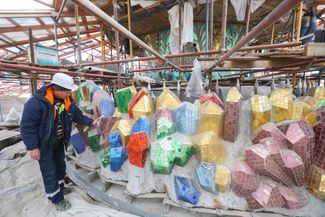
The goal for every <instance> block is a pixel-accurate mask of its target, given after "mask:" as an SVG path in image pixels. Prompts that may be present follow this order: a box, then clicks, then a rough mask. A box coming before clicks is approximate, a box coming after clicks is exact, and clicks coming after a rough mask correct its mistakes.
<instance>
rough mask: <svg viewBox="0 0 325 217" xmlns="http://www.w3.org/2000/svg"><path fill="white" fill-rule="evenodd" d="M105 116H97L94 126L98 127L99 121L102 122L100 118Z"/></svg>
mask: <svg viewBox="0 0 325 217" xmlns="http://www.w3.org/2000/svg"><path fill="white" fill-rule="evenodd" d="M103 117H104V116H100V117H99V118H96V119H95V120H94V121H93V126H94V127H98V126H99V123H100V120H101V119H102V118H103Z"/></svg>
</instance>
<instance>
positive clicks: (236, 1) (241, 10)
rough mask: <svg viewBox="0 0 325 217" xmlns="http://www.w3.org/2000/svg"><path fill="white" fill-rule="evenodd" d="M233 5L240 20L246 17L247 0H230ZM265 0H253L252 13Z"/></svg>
mask: <svg viewBox="0 0 325 217" xmlns="http://www.w3.org/2000/svg"><path fill="white" fill-rule="evenodd" d="M230 2H231V4H232V6H234V9H235V13H236V17H237V20H238V21H243V20H244V19H245V14H246V7H247V0H230ZM264 2H265V0H251V13H254V12H255V11H256V10H257V9H258V8H259V7H260V6H261V5H262V4H263V3H264Z"/></svg>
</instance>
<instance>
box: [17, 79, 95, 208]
mask: <svg viewBox="0 0 325 217" xmlns="http://www.w3.org/2000/svg"><path fill="white" fill-rule="evenodd" d="M72 89H73V79H72V78H71V77H70V76H68V75H66V74H63V73H56V74H55V75H54V76H53V79H52V82H51V84H50V85H47V86H43V87H42V88H41V89H39V90H38V91H37V93H36V95H35V96H34V97H32V98H30V99H29V100H28V101H27V102H26V104H25V107H24V111H23V115H22V120H21V127H20V131H21V135H22V139H23V141H24V143H25V145H26V147H27V150H29V151H30V155H31V158H32V159H34V160H38V162H39V166H40V170H41V173H42V177H43V183H44V186H45V192H46V194H47V197H48V199H49V200H50V201H51V202H52V203H53V204H54V205H55V206H56V207H57V209H58V210H60V211H64V210H67V209H69V208H70V207H71V205H70V203H69V202H68V201H67V200H65V199H64V195H63V188H64V182H63V180H64V176H65V170H66V164H65V160H64V158H65V154H64V148H66V147H67V145H68V143H69V140H70V134H71V129H72V122H75V123H77V124H79V125H83V126H93V125H94V124H95V121H93V120H92V119H90V118H88V117H86V116H84V115H83V114H82V112H81V111H80V109H79V108H78V107H77V105H76V104H75V103H74V101H73V99H72V98H71V96H70V95H71V90H72Z"/></svg>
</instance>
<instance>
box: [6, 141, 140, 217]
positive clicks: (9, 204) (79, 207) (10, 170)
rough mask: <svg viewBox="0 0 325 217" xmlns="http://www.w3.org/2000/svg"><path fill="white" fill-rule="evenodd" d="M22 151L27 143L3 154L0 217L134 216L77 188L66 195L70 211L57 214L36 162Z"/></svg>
mask: <svg viewBox="0 0 325 217" xmlns="http://www.w3.org/2000/svg"><path fill="white" fill-rule="evenodd" d="M23 148H24V144H23V143H22V142H20V143H18V144H16V145H14V146H11V147H9V148H5V149H3V150H2V151H1V152H0V165H1V166H0V204H1V206H0V216H6V217H16V216H24V217H34V216H47V217H72V216H74V217H76V216H78V217H88V216H97V217H107V216H111V217H132V216H134V215H131V214H128V213H124V212H121V211H117V210H114V209H111V208H109V207H107V206H104V205H103V204H99V203H97V202H95V201H94V200H92V199H91V198H90V197H88V196H87V194H86V193H84V192H82V191H81V190H80V189H79V188H78V187H71V188H72V189H73V191H72V193H70V194H68V195H67V196H66V199H67V200H69V202H70V203H71V205H72V207H71V209H69V210H67V211H64V212H58V211H57V210H56V208H55V207H54V206H53V205H52V204H51V203H50V202H49V201H48V200H47V199H46V194H45V191H44V187H43V182H42V178H41V173H40V170H39V165H38V163H37V161H34V160H32V159H31V158H30V155H29V153H28V152H27V153H26V151H25V150H23ZM23 155H24V156H23ZM5 180H6V181H5Z"/></svg>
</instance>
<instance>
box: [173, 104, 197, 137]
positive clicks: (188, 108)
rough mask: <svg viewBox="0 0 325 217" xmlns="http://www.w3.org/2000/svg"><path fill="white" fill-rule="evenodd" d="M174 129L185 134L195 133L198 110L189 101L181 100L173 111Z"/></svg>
mask: <svg viewBox="0 0 325 217" xmlns="http://www.w3.org/2000/svg"><path fill="white" fill-rule="evenodd" d="M174 117H175V123H176V130H177V131H178V132H180V133H183V134H185V135H188V136H191V135H194V134H196V132H197V125H198V119H199V112H198V110H197V109H196V107H195V106H194V105H193V104H191V103H189V102H182V103H181V104H180V105H179V106H178V107H177V108H176V109H175V111H174Z"/></svg>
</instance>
